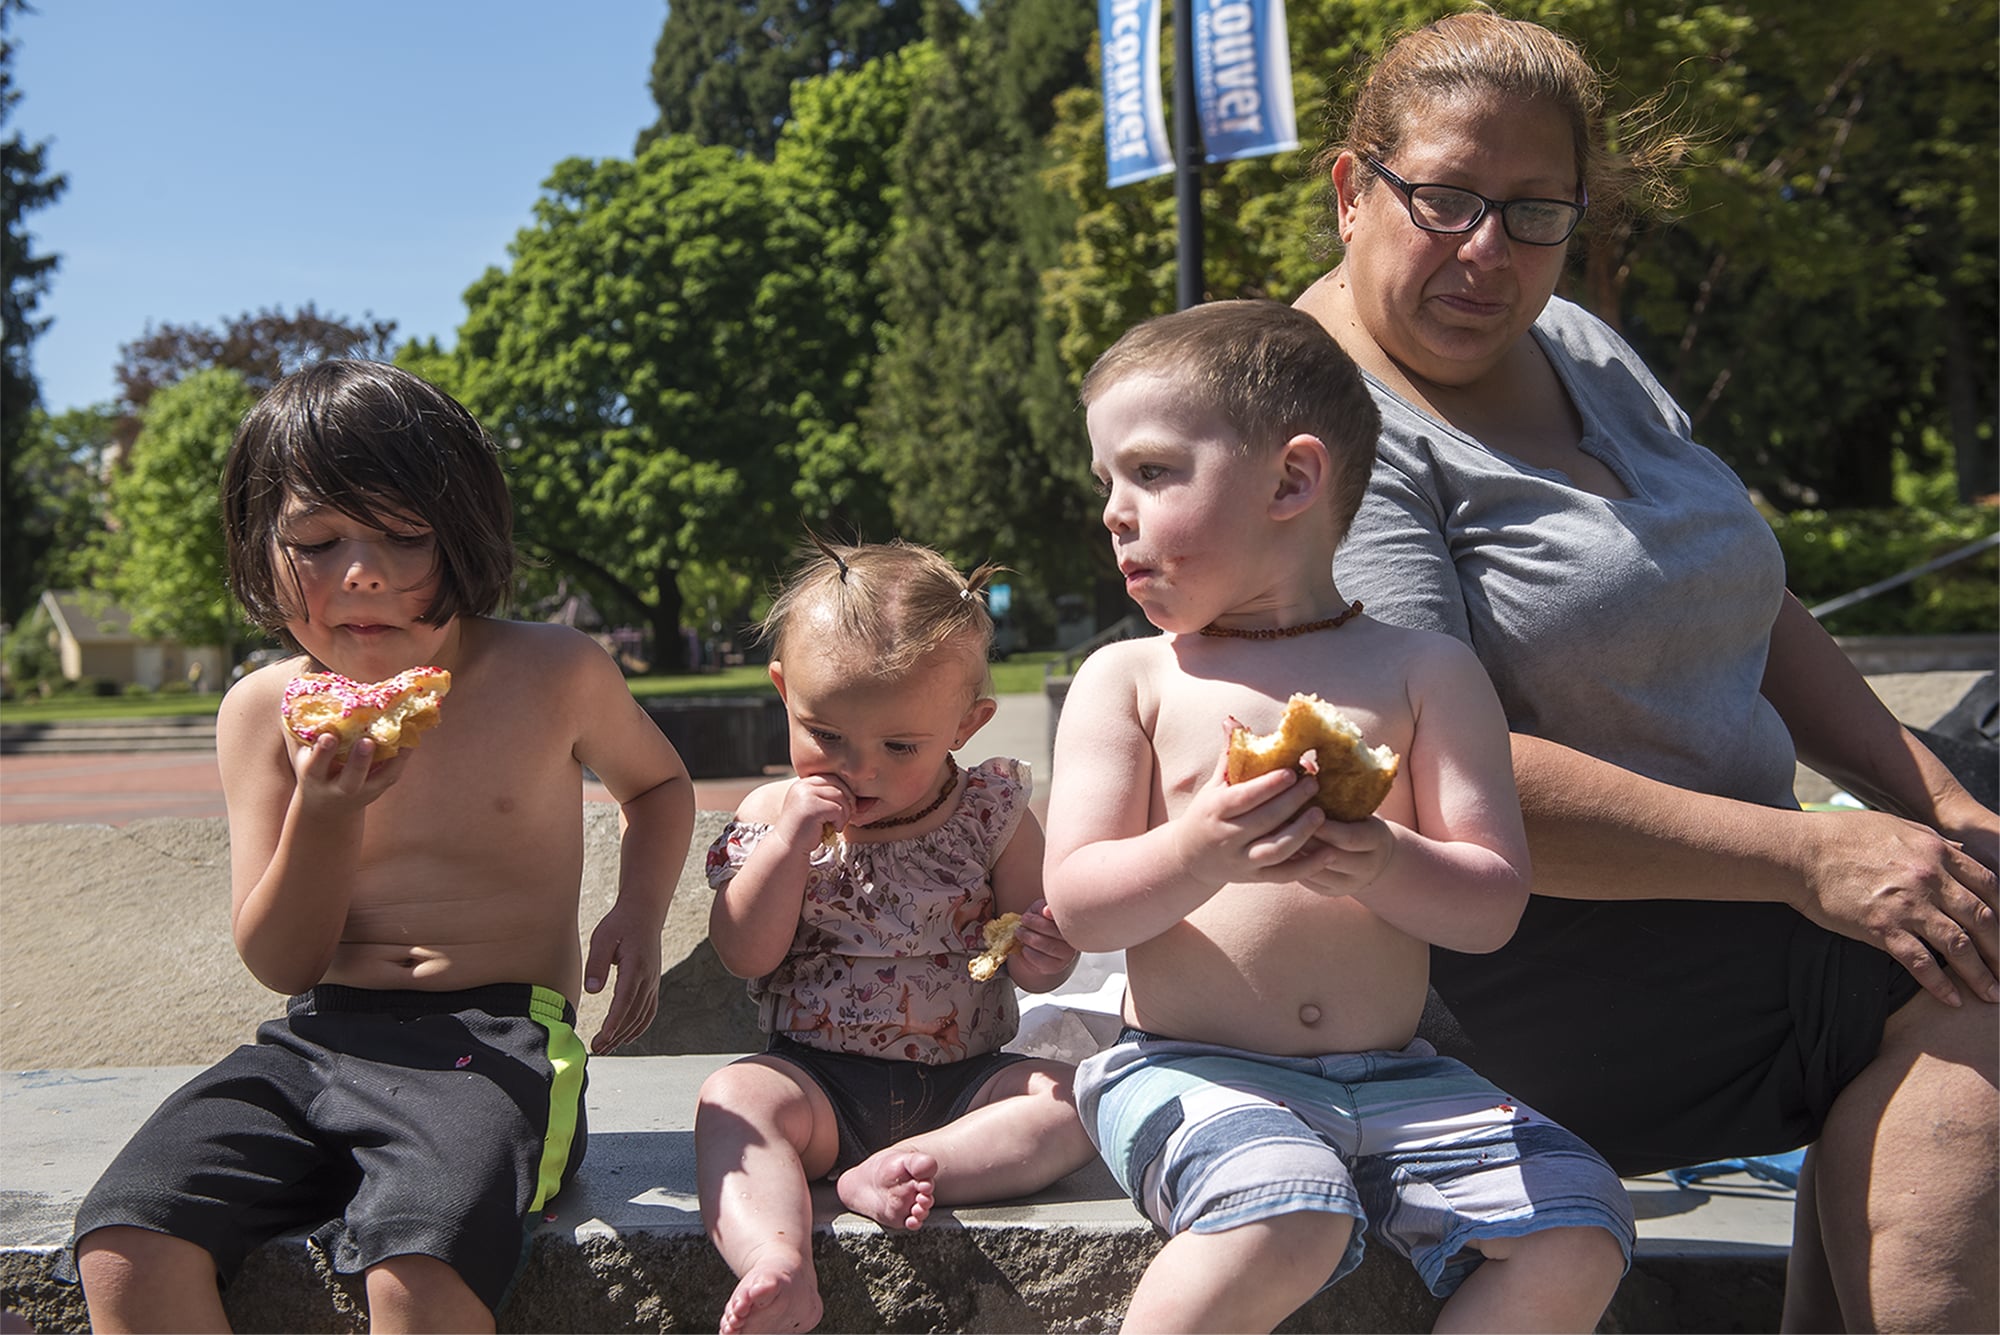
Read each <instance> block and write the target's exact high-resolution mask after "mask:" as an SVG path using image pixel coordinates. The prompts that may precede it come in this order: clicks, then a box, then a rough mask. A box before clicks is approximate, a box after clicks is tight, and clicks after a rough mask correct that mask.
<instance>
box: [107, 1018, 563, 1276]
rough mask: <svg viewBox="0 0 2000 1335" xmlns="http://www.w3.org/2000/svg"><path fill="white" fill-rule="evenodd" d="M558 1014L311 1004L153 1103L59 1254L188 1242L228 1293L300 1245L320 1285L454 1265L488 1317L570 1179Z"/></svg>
mask: <svg viewBox="0 0 2000 1335" xmlns="http://www.w3.org/2000/svg"><path fill="white" fill-rule="evenodd" d="M575 1023H576V1013H575V1010H574V1008H573V1007H571V1006H570V1004H569V1003H568V1002H567V1001H566V1000H565V999H564V998H563V997H562V995H561V994H559V993H557V992H554V991H552V990H550V989H548V988H545V987H536V986H532V985H528V984H504V985H498V986H492V987H480V988H472V989H468V990H464V991H458V992H423V991H395V992H387V991H375V990H371V989H366V988H353V987H338V986H331V985H327V986H321V987H316V988H314V989H313V990H312V991H310V992H307V993H304V994H301V995H300V996H296V997H293V998H292V999H291V1001H290V1004H289V1005H288V1007H287V1012H286V1014H285V1016H284V1017H283V1018H282V1019H276V1020H271V1021H268V1022H267V1023H265V1024H263V1025H261V1026H259V1028H258V1030H257V1040H256V1042H254V1043H252V1044H249V1045H247V1046H245V1047H240V1048H238V1049H236V1051H234V1052H232V1053H230V1054H229V1055H228V1056H227V1057H224V1058H223V1059H222V1060H221V1061H220V1062H217V1063H216V1064H215V1065H214V1066H212V1067H210V1068H209V1069H208V1070H206V1071H204V1072H202V1073H201V1074H200V1075H198V1076H196V1077H195V1078H194V1079H193V1080H191V1081H189V1082H188V1083H187V1084H186V1085H183V1086H182V1087H181V1088H180V1089H179V1090H177V1091H175V1092H174V1093H173V1094H171V1095H169V1096H168V1097H167V1100H166V1101H165V1102H164V1103H162V1104H161V1105H160V1107H159V1109H158V1111H156V1112H155V1113H154V1114H153V1115H152V1117H151V1118H150V1119H148V1120H147V1122H146V1123H145V1125H144V1126H142V1127H140V1129H139V1131H138V1133H137V1134H136V1135H134V1136H133V1138H132V1140H131V1141H130V1143H128V1144H127V1145H126V1146H125V1148H124V1149H123V1150H122V1151H120V1152H119V1154H118V1157H117V1158H116V1159H114V1160H113V1161H112V1164H111V1166H110V1168H108V1169H106V1170H105V1173H104V1176H103V1177H102V1178H100V1179H99V1180H98V1182H97V1185H96V1186H95V1187H93V1188H92V1189H91V1191H90V1194H89V1195H88V1196H87V1197H85V1199H84V1202H83V1205H82V1206H81V1208H80V1209H79V1210H78V1211H77V1219H76V1231H75V1235H74V1236H75V1237H76V1238H77V1239H79V1240H81V1239H83V1238H85V1237H86V1236H87V1235H88V1234H89V1233H91V1232H92V1231H93V1230H96V1229H100V1228H104V1227H107V1226H110V1225H132V1226H136V1227H139V1228H144V1229H151V1230H153V1231H155V1232H160V1233H167V1234H171V1235H172V1236H174V1237H178V1238H184V1239H186V1240H187V1241H190V1242H193V1243H195V1244H197V1245H199V1246H201V1247H203V1248H206V1249H207V1250H208V1252H209V1253H210V1254H211V1255H212V1256H213V1257H214V1258H215V1264H216V1269H217V1271H218V1273H219V1274H220V1275H221V1276H222V1278H223V1281H224V1282H225V1283H226V1282H227V1281H228V1279H229V1278H230V1277H231V1276H232V1275H234V1274H235V1272H236V1270H237V1269H238V1267H239V1266H240V1265H241V1264H242V1262H243V1258H244V1257H245V1256H247V1255H248V1254H249V1253H250V1252H251V1251H252V1250H254V1249H255V1248H256V1247H258V1246H259V1245H261V1244H262V1243H264V1242H265V1241H267V1240H269V1239H271V1238H274V1237H278V1236H281V1235H283V1234H286V1233H291V1232H300V1231H311V1232H312V1234H313V1239H314V1241H315V1242H316V1243H317V1244H318V1245H319V1246H321V1247H322V1248H323V1249H324V1250H325V1252H326V1255H327V1258H328V1260H329V1261H330V1262H331V1263H332V1265H333V1267H334V1269H336V1270H337V1271H340V1272H342V1273H348V1274H358V1273H361V1272H363V1271H365V1270H367V1269H368V1268H369V1267H371V1266H373V1265H375V1264H377V1263H379V1262H381V1261H383V1260H386V1259H388V1258H390V1257H394V1256H402V1255H411V1254H416V1255H423V1256H433V1257H436V1258H437V1259H439V1260H441V1261H443V1262H445V1263H446V1264H447V1265H450V1266H451V1267H452V1268H453V1269H454V1270H456V1271H457V1272H458V1273H459V1275H460V1276H461V1277H462V1278H463V1279H464V1280H465V1282H466V1284H467V1286H468V1287H470V1288H471V1289H472V1291H473V1292H474V1293H475V1294H477V1295H478V1296H479V1298H480V1300H481V1301H483V1302H484V1303H485V1304H486V1305H487V1306H488V1307H489V1308H498V1307H499V1305H500V1303H501V1300H502V1299H503V1298H504V1297H505V1296H506V1293H507V1290H508V1288H509V1286H510V1285H511V1284H512V1282H513V1279H514V1276H515V1275H516V1273H517V1272H518V1271H519V1269H520V1263H521V1260H522V1258H523V1256H524V1255H525V1251H526V1245H527V1241H528V1235H529V1232H530V1230H531V1229H532V1227H533V1225H534V1223H535V1222H536V1220H537V1218H538V1216H539V1213H540V1211H541V1209H542V1207H543V1205H544V1204H545V1203H546V1202H547V1201H548V1199H549V1198H550V1197H551V1196H553V1195H555V1193H556V1192H557V1190H559V1189H560V1188H561V1187H562V1186H563V1185H564V1184H565V1183H566V1182H567V1181H568V1180H569V1178H570V1176H571V1175H572V1174H573V1173H574V1172H575V1170H576V1167H577V1165H578V1164H580V1163H581V1162H582V1161H583V1153H584V1143H585V1128H584V1106H583V1092H584V1059H585V1049H584V1045H583V1043H582V1041H581V1040H580V1039H579V1038H578V1037H577V1034H576V1031H575Z"/></svg>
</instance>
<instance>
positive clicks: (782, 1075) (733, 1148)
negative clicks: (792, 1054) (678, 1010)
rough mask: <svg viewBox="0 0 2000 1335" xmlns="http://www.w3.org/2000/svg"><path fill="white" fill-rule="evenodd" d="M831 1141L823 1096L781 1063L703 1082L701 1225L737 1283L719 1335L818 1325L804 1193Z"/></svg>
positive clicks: (738, 1067)
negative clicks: (721, 1333)
mask: <svg viewBox="0 0 2000 1335" xmlns="http://www.w3.org/2000/svg"><path fill="white" fill-rule="evenodd" d="M838 1140H839V1135H838V1132H837V1130H836V1129H835V1125H834V1120H833V1108H832V1106H831V1105H830V1104H828V1103H827V1101H826V1095H825V1094H823V1093H821V1092H820V1090H819V1087H818V1086H817V1085H815V1084H813V1083H812V1082H811V1081H810V1080H808V1079H806V1078H805V1077H804V1076H803V1075H801V1074H799V1073H798V1072H797V1071H795V1070H794V1069H793V1068H792V1067H791V1066H789V1065H787V1064H786V1063H784V1062H780V1061H776V1060H773V1059H768V1058H762V1057H752V1058H749V1059H747V1060H744V1061H740V1062H735V1063H732V1064H731V1065H729V1066H725V1067H723V1068H722V1069H721V1070H720V1071H717V1072H716V1073H715V1074H713V1075H711V1076H710V1077H709V1078H708V1079H707V1080H706V1081H705V1082H703V1084H702V1087H701V1096H700V1102H699V1103H698V1104H697V1106H696V1109H695V1120H694V1147H695V1178H696V1183H697V1187H698V1190H699V1191H700V1193H701V1217H702V1222H703V1223H704V1224H706V1225H707V1228H708V1236H709V1238H710V1240H711V1241H713V1242H714V1243H715V1247H716V1250H717V1251H719V1252H721V1253H722V1259H723V1260H725V1261H727V1262H728V1263H729V1268H730V1269H731V1270H732V1271H734V1272H735V1274H736V1278H737V1284H736V1291H735V1292H734V1293H732V1294H731V1295H730V1297H729V1302H728V1304H727V1305H726V1306H725V1307H724V1308H723V1311H722V1320H721V1322H720V1323H719V1329H720V1330H721V1331H722V1332H723V1335H733V1332H737V1331H745V1332H749V1331H792V1330H811V1329H812V1328H813V1327H814V1326H816V1325H818V1324H819V1319H820V1315H821V1311H822V1308H821V1305H820V1298H819V1276H818V1274H817V1272H815V1270H814V1269H813V1260H812V1223H813V1220H812V1189H811V1187H810V1185H809V1183H810V1182H811V1181H812V1179H814V1178H817V1177H821V1176H824V1175H825V1173H826V1171H827V1170H828V1169H829V1168H831V1167H832V1166H833V1160H834V1154H835V1152H836V1149H837V1147H838Z"/></svg>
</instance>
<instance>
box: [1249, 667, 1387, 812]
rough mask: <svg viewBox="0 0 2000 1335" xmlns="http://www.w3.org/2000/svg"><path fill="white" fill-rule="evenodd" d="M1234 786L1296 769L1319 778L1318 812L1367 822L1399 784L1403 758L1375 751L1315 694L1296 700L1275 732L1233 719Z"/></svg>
mask: <svg viewBox="0 0 2000 1335" xmlns="http://www.w3.org/2000/svg"><path fill="white" fill-rule="evenodd" d="M1231 724H1232V726H1231V728H1230V731H1229V768H1228V776H1229V782H1231V783H1242V782H1243V781H1244V780H1246V779H1254V778H1256V777H1257V776H1258V775H1259V774H1269V773H1270V772H1271V771H1272V770H1274V769H1294V770H1299V771H1301V772H1302V773H1306V774H1311V775H1315V776H1316V777H1317V778H1318V779H1319V796H1318V797H1317V798H1316V799H1315V802H1316V803H1317V805H1318V806H1319V809H1320V810H1322V811H1324V812H1325V813H1326V814H1327V815H1329V816H1331V817H1332V818H1333V819H1335V820H1366V819H1367V818H1368V817H1369V816H1370V815H1371V814H1373V813H1374V810H1375V808H1376V807H1378V806H1381V805H1382V799H1383V798H1385V797H1387V796H1388V795H1389V789H1390V787H1391V786H1392V785H1394V783H1395V782H1396V770H1397V767H1398V766H1399V765H1400V764H1401V763H1402V758H1401V757H1400V756H1398V755H1397V754H1396V753H1395V752H1394V751H1392V750H1390V749H1389V748H1388V747H1386V746H1375V747H1371V746H1369V745H1367V744H1366V743H1365V742H1364V741H1363V740H1362V738H1361V729H1360V728H1359V727H1358V726H1356V725H1355V724H1354V723H1353V722H1352V721H1351V720H1350V719H1348V718H1347V717H1346V716H1345V715H1344V714H1342V713H1341V712H1340V711H1339V710H1338V709H1335V708H1334V707H1333V706H1332V705H1330V704H1328V703H1326V701H1324V700H1322V699H1320V698H1319V697H1318V696H1316V695H1294V696H1293V697H1292V698H1291V699H1290V700H1288V701H1286V703H1285V716H1284V718H1283V719H1282V720H1280V722H1279V724H1278V730H1277V731H1276V732H1270V733H1264V734H1262V735H1259V734H1256V733H1253V732H1251V731H1250V730H1249V729H1248V728H1246V727H1243V726H1241V725H1240V724H1236V723H1235V720H1233V719H1232V720H1231Z"/></svg>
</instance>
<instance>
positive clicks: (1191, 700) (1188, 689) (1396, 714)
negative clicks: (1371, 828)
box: [1147, 655, 1410, 816]
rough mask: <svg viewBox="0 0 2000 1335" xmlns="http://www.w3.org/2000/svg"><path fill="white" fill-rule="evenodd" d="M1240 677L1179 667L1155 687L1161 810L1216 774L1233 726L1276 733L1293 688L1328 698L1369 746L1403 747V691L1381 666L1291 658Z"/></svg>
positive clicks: (1173, 809)
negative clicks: (1185, 670)
mask: <svg viewBox="0 0 2000 1335" xmlns="http://www.w3.org/2000/svg"><path fill="white" fill-rule="evenodd" d="M1347 657H1348V656H1345V655H1343V656H1342V658H1343V660H1345V659H1346V658H1347ZM1244 675H1245V676H1246V677H1248V678H1249V679H1247V680H1223V679H1219V678H1215V677H1205V676H1202V675H1199V674H1198V673H1185V674H1181V675H1179V676H1178V677H1177V678H1176V679H1172V680H1169V681H1168V682H1166V683H1164V684H1163V685H1162V686H1161V687H1160V689H1159V691H1158V694H1157V696H1156V698H1155V700H1154V701H1153V702H1152V710H1153V713H1152V717H1151V719H1150V720H1147V722H1148V723H1149V728H1148V731H1149V732H1150V734H1151V736H1152V739H1153V756H1154V764H1155V772H1156V777H1157V779H1158V782H1159V787H1160V794H1161V797H1162V798H1163V799H1164V801H1165V803H1166V808H1167V810H1166V812H1165V814H1166V815H1169V816H1171V815H1173V814H1175V813H1177V812H1178V811H1179V810H1180V808H1181V807H1182V806H1183V805H1184V804H1185V803H1186V802H1187V801H1188V800H1189V799H1190V798H1192V797H1193V796H1194V795H1195V794H1196V793H1198V792H1200V791H1201V790H1202V789H1203V788H1205V787H1206V786H1207V785H1208V784H1209V783H1210V782H1212V781H1214V780H1215V778H1216V774H1217V766H1218V764H1219V763H1220V761H1221V758H1222V755H1223V752H1224V750H1225V749H1226V748H1227V746H1228V743H1229V736H1230V732H1231V730H1232V729H1233V728H1235V727H1238V726H1241V727H1243V728H1247V729H1249V730H1250V731H1251V732H1253V733H1266V732H1271V731H1274V730H1275V729H1276V728H1277V727H1278V725H1279V721H1280V719H1281V717H1282V716H1283V714H1284V710H1285V704H1286V702H1287V701H1288V700H1289V699H1290V698H1291V697H1292V695H1293V694H1294V693H1298V694H1308V695H1317V696H1318V697H1319V698H1320V699H1322V700H1325V701H1327V702H1329V703H1331V704H1333V705H1334V706H1335V707H1336V708H1338V709H1339V710H1340V711H1341V712H1342V713H1343V714H1345V715H1346V716H1347V717H1348V718H1350V719H1352V720H1353V721H1354V722H1355V723H1356V724H1357V725H1358V726H1359V727H1360V728H1361V731H1362V735H1363V736H1364V737H1365V738H1366V739H1367V740H1368V743H1369V744H1370V745H1377V744H1380V743H1384V742H1386V743H1387V744H1388V745H1389V746H1390V747H1391V748H1393V749H1394V750H1396V751H1397V752H1398V753H1401V752H1403V751H1405V750H1407V748H1408V746H1409V740H1410V721H1409V713H1408V703H1407V696H1406V694H1405V692H1404V690H1403V688H1402V684H1401V682H1400V680H1399V679H1392V678H1391V675H1390V674H1389V673H1387V672H1385V671H1381V670H1378V669H1377V668H1375V667H1371V666H1368V665H1365V664H1360V663H1348V664H1346V665H1345V666H1343V667H1341V668H1340V669H1339V670H1330V669H1329V665H1328V664H1324V663H1314V662H1308V661H1293V662H1292V663H1291V664H1290V665H1289V666H1287V665H1282V664H1281V665H1279V666H1277V667H1276V668H1275V669H1274V670H1273V671H1270V672H1267V673H1260V674H1255V675H1252V674H1244Z"/></svg>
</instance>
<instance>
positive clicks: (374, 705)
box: [282, 667, 451, 761]
mask: <svg viewBox="0 0 2000 1335" xmlns="http://www.w3.org/2000/svg"><path fill="white" fill-rule="evenodd" d="M450 689H451V673H449V672H446V671H445V670H444V669H443V668H437V667H415V668H410V669H408V670H407V671H403V672H398V673H397V674H396V675H395V676H393V677H390V678H389V679H388V680H386V681H373V682H360V681H352V680H349V679H348V678H346V677H343V676H341V675H340V674H339V673H337V672H302V673H300V674H299V675H298V676H297V677H294V678H293V679H292V680H291V681H290V682H287V683H286V685H285V699H284V704H283V706H282V713H283V717H284V723H285V730H286V731H287V732H289V733H291V734H292V736H294V737H296V738H297V739H298V740H299V741H300V742H302V743H304V744H305V745H307V746H310V745H312V743H313V741H314V740H315V739H316V738H318V737H319V736H321V735H322V734H323V733H329V732H330V733H332V734H333V735H334V736H335V737H337V738H339V739H340V748H339V750H338V751H337V752H336V753H335V754H336V755H337V756H338V757H339V758H340V759H341V760H342V761H345V760H346V759H347V756H348V753H349V752H351V751H352V750H353V749H354V744H355V743H356V742H358V741H360V740H361V739H362V738H363V737H367V738H368V739H369V740H371V741H373V742H374V743H375V759H376V760H377V761H383V760H387V759H389V758H390V757H391V756H393V755H395V754H396V753H397V752H398V751H401V750H402V749H403V748H404V747H413V746H415V745H416V744H417V742H418V739H420V738H421V737H422V736H423V735H424V734H425V733H426V732H429V731H430V730H431V729H432V728H435V727H436V726H437V724H438V714H439V707H438V702H439V701H440V700H441V699H443V697H444V694H445V692H446V691H449V690H450Z"/></svg>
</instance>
